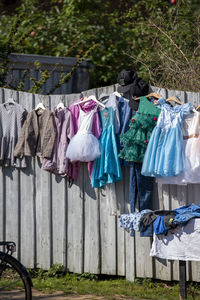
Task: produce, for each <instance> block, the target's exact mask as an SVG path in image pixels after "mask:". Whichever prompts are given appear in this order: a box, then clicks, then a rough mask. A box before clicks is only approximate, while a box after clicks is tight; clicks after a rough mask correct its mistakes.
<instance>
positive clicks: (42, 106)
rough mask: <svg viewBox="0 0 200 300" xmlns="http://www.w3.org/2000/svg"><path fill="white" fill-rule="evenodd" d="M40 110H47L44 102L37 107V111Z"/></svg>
mask: <svg viewBox="0 0 200 300" xmlns="http://www.w3.org/2000/svg"><path fill="white" fill-rule="evenodd" d="M38 109H43V110H45V109H46V108H45V107H44V104H43V103H42V102H39V103H38V105H37V106H36V108H35V110H38Z"/></svg>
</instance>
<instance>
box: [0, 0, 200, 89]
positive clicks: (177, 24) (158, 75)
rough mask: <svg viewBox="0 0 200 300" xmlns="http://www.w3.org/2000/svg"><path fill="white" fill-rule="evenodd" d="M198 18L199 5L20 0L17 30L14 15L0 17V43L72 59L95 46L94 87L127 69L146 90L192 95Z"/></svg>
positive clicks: (199, 78) (194, 0) (184, 1)
mask: <svg viewBox="0 0 200 300" xmlns="http://www.w3.org/2000/svg"><path fill="white" fill-rule="evenodd" d="M45 3H46V4H45ZM199 12H200V4H199V1H198V0H179V1H178V2H177V4H176V5H172V6H171V5H170V4H169V3H168V1H167V0H166V1H163V0H157V1H152V0H140V1H135V0H130V1H123V0H117V1H111V0H105V1H101V0H95V1H93V0H59V1H57V0H49V1H45V2H44V4H41V2H40V1H38V0H22V1H21V5H20V6H19V7H18V9H17V13H18V15H19V16H20V22H18V23H17V30H12V29H10V28H15V27H16V25H14V26H13V24H15V23H16V22H17V21H16V12H15V14H14V15H12V16H10V15H6V14H2V15H1V19H0V40H1V41H4V40H5V39H6V38H8V39H9V37H10V36H12V41H13V43H12V51H13V52H20V53H32V54H42V55H55V56H65V57H66V56H73V57H77V58H80V57H82V56H83V55H84V53H86V52H87V51H88V49H89V48H90V47H91V46H92V45H96V44H98V47H96V48H95V49H93V51H91V52H90V53H88V58H90V59H91V61H92V63H93V64H94V65H95V68H94V69H93V70H92V74H91V75H92V81H91V82H92V86H93V87H98V86H103V85H108V84H113V83H115V82H116V78H117V74H118V73H119V71H120V70H121V69H122V68H127V67H130V68H133V69H136V70H137V72H138V74H139V75H140V76H141V77H143V78H144V79H146V80H147V81H148V82H149V83H150V84H154V85H160V86H164V87H168V88H180V89H183V90H185V89H189V90H194V91H197V90H199V83H200V74H199V71H198V70H199V69H200V67H199V66H200V59H199V57H200V55H199V41H200V37H199V32H200V29H199V20H198V16H199ZM11 32H12V34H11ZM8 48H9V47H8ZM46 75H47V74H44V76H46ZM188 75H189V76H188Z"/></svg>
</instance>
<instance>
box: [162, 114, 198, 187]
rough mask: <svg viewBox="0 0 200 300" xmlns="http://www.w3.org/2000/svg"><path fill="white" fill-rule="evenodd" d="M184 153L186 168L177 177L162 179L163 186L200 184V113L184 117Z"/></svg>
mask: <svg viewBox="0 0 200 300" xmlns="http://www.w3.org/2000/svg"><path fill="white" fill-rule="evenodd" d="M182 134H183V153H184V161H185V168H184V171H183V172H182V173H180V174H179V175H177V176H170V177H160V178H158V179H157V181H158V182H159V183H162V184H178V185H186V184H190V183H200V113H199V112H198V111H195V110H194V111H193V112H192V113H190V114H189V115H186V116H184V117H183V126H182Z"/></svg>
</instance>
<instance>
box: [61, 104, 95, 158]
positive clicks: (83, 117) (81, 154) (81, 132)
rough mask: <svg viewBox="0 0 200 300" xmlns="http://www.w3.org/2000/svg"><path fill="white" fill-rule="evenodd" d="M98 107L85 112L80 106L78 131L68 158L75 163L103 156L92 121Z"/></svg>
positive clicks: (70, 145) (67, 155)
mask: <svg viewBox="0 0 200 300" xmlns="http://www.w3.org/2000/svg"><path fill="white" fill-rule="evenodd" d="M96 110H97V107H95V109H93V110H91V111H90V112H84V111H83V110H82V109H81V107H80V105H79V111H80V112H79V119H78V131H77V133H76V134H75V135H74V136H73V138H72V139H71V141H70V143H69V146H68V148H67V151H66V157H67V158H69V159H70V160H71V161H72V162H74V161H83V162H88V161H93V160H95V159H96V158H97V157H99V156H100V155H101V149H100V142H99V140H98V139H97V138H96V137H95V136H94V135H93V134H92V131H91V130H92V121H93V116H94V113H95V112H96Z"/></svg>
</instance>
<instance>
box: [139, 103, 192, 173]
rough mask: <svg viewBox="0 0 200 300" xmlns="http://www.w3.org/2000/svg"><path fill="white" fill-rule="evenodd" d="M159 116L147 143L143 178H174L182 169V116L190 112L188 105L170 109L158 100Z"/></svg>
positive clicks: (190, 107) (190, 108) (189, 105)
mask: <svg viewBox="0 0 200 300" xmlns="http://www.w3.org/2000/svg"><path fill="white" fill-rule="evenodd" d="M158 103H159V104H161V114H160V116H159V118H158V122H157V125H156V127H155V128H154V130H153V132H152V135H151V138H150V141H149V143H148V146H147V149H146V152H145V156H144V160H143V165H142V174H143V175H144V176H154V177H159V176H175V175H178V174H179V173H181V172H182V171H183V169H184V157H183V137H182V131H181V126H182V123H183V115H184V114H185V115H187V114H189V113H190V111H191V110H192V106H191V104H189V103H186V104H183V105H176V106H174V107H170V105H169V104H167V103H165V99H163V98H161V99H159V100H158Z"/></svg>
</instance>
